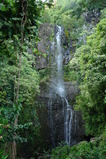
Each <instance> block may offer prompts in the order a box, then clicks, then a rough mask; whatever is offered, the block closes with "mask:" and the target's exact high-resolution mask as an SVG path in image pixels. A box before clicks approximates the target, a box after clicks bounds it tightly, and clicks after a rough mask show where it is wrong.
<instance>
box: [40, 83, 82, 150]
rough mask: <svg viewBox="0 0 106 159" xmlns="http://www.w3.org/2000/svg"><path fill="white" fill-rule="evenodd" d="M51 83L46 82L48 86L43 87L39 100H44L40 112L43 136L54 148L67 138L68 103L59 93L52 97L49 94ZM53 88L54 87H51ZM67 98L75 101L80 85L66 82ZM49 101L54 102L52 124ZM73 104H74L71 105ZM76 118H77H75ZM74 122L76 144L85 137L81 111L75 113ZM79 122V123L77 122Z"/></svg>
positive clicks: (71, 101)
mask: <svg viewBox="0 0 106 159" xmlns="http://www.w3.org/2000/svg"><path fill="white" fill-rule="evenodd" d="M49 84H50V83H46V87H45V88H43V90H42V87H41V94H40V96H39V101H42V103H43V107H42V108H41V110H40V111H41V112H39V121H40V124H41V134H42V135H41V136H42V139H43V140H44V141H45V143H47V145H48V148H50V149H51V148H53V147H55V146H58V144H59V143H60V142H62V141H64V139H65V134H64V117H65V112H64V111H65V107H66V103H65V100H64V98H62V97H60V96H59V95H58V94H56V93H54V94H53V95H52V98H50V95H49V92H48V91H49V87H48V86H49ZM51 89H52V88H51ZM65 90H66V98H67V99H68V100H69V101H70V103H71V104H73V103H74V102H75V97H76V96H77V95H78V92H79V90H78V87H77V85H75V84H72V83H69V82H67V83H65ZM49 102H52V108H51V109H52V122H53V125H51V114H50V111H51V110H50V107H49ZM71 106H73V105H71ZM75 118H76V119H75ZM74 119H75V120H74V122H73V125H72V134H71V136H72V141H71V143H72V144H75V143H77V142H79V141H81V140H82V139H83V136H84V128H83V121H82V117H81V113H80V112H76V111H75V114H74ZM76 123H77V124H76Z"/></svg>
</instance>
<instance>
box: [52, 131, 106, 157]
mask: <svg viewBox="0 0 106 159" xmlns="http://www.w3.org/2000/svg"><path fill="white" fill-rule="evenodd" d="M104 133H105V131H104ZM103 138H104V135H101V136H100V137H99V138H94V139H92V140H91V141H90V142H87V141H83V142H81V143H79V144H78V145H74V146H72V147H69V146H68V145H65V146H64V145H60V146H59V147H56V149H53V150H52V156H51V159H60V158H61V159H82V158H83V159H105V157H106V145H105V140H106V136H105V140H104V139H103Z"/></svg>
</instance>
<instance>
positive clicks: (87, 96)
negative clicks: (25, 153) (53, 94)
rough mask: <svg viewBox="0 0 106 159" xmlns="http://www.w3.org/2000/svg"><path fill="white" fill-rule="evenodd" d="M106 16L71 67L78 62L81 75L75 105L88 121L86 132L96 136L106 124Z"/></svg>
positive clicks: (80, 49) (76, 54)
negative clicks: (78, 93)
mask: <svg viewBox="0 0 106 159" xmlns="http://www.w3.org/2000/svg"><path fill="white" fill-rule="evenodd" d="M105 41H106V19H103V20H102V21H101V22H100V23H99V24H98V25H97V28H96V29H95V33H94V34H92V35H91V36H89V37H88V40H87V45H85V46H84V45H83V46H81V47H80V48H79V49H77V51H76V53H75V57H74V59H73V60H72V61H71V63H70V66H71V67H73V61H75V64H76V69H77V68H79V74H80V76H81V81H80V90H81V91H80V95H79V96H78V97H77V98H76V108H77V109H80V110H81V111H82V114H83V119H84V120H85V123H86V124H85V127H86V132H87V133H88V134H92V135H97V134H100V133H101V132H102V130H103V129H104V125H105V114H104V113H105V84H106V79H105V75H106V74H105V61H106V56H105V51H106V42H105Z"/></svg>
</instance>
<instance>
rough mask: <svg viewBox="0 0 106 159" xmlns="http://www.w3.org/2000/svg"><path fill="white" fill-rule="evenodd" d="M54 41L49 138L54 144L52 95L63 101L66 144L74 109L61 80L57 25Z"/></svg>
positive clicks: (59, 28)
mask: <svg viewBox="0 0 106 159" xmlns="http://www.w3.org/2000/svg"><path fill="white" fill-rule="evenodd" d="M57 29H58V31H57V33H56V36H55V38H56V41H55V42H53V43H52V46H51V55H52V56H51V58H52V59H51V63H52V78H51V87H52V89H51V88H50V92H49V94H50V99H49V102H48V107H49V118H50V127H51V140H52V144H53V146H55V141H54V140H55V139H54V138H55V135H54V134H55V132H54V127H53V112H52V110H53V105H52V98H53V96H56V95H58V96H60V97H61V99H62V100H63V99H64V100H63V101H64V102H63V115H64V140H65V142H66V143H67V144H68V145H71V144H72V141H71V139H72V136H71V135H72V125H73V122H74V117H75V115H74V111H73V109H72V107H71V106H70V105H69V103H68V101H67V99H66V98H65V86H64V81H63V54H62V46H61V36H62V28H61V27H60V26H57Z"/></svg>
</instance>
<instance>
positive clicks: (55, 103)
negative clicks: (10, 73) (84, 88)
mask: <svg viewBox="0 0 106 159" xmlns="http://www.w3.org/2000/svg"><path fill="white" fill-rule="evenodd" d="M58 29H60V31H61V34H60V32H58ZM53 33H54V34H53ZM55 35H56V36H57V39H56V36H55ZM39 37H40V38H41V41H40V42H39V43H38V50H39V51H40V52H42V53H46V58H44V57H39V59H37V60H38V64H37V67H38V69H43V68H46V67H47V66H48V65H50V62H51V61H52V63H51V66H52V69H53V71H52V74H51V76H52V78H51V80H50V81H48V82H44V83H43V84H41V86H40V96H39V101H41V102H42V105H43V106H42V109H40V110H39V111H38V114H39V121H40V124H41V136H42V139H43V140H44V142H45V143H47V144H48V148H53V147H55V146H57V145H58V144H59V143H60V142H62V141H63V142H66V143H67V141H66V140H67V139H68V143H69V142H70V141H71V142H70V143H69V145H72V144H75V143H77V142H79V141H81V139H82V138H83V135H84V129H83V122H82V118H81V114H80V113H79V112H76V111H74V108H73V104H74V102H75V97H76V96H77V95H78V92H79V90H78V87H77V84H73V83H71V82H64V81H63V79H60V78H62V70H61V69H62V66H61V65H62V64H67V63H68V62H69V60H70V59H71V55H70V49H71V47H68V43H67V38H66V37H65V34H64V29H63V28H60V27H56V26H55V27H53V26H51V25H49V24H43V25H42V26H41V27H40V33H39ZM52 41H54V43H53V42H52ZM56 41H57V43H56ZM53 44H54V45H53ZM52 45H53V46H54V49H53V50H54V52H52V51H53V50H52V48H51V47H52ZM64 46H65V47H64ZM60 52H61V54H62V58H61V54H60ZM53 54H54V55H53ZM51 58H53V59H52V60H51ZM57 58H58V59H57ZM52 80H53V81H52ZM58 84H59V85H60V84H61V86H62V87H61V86H59V88H57V87H58ZM63 87H64V88H63ZM60 89H61V91H62V89H64V92H65V94H64V96H61V91H60ZM59 92H60V94H59ZM67 100H68V101H69V103H70V105H68V102H67ZM66 125H67V126H66Z"/></svg>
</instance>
